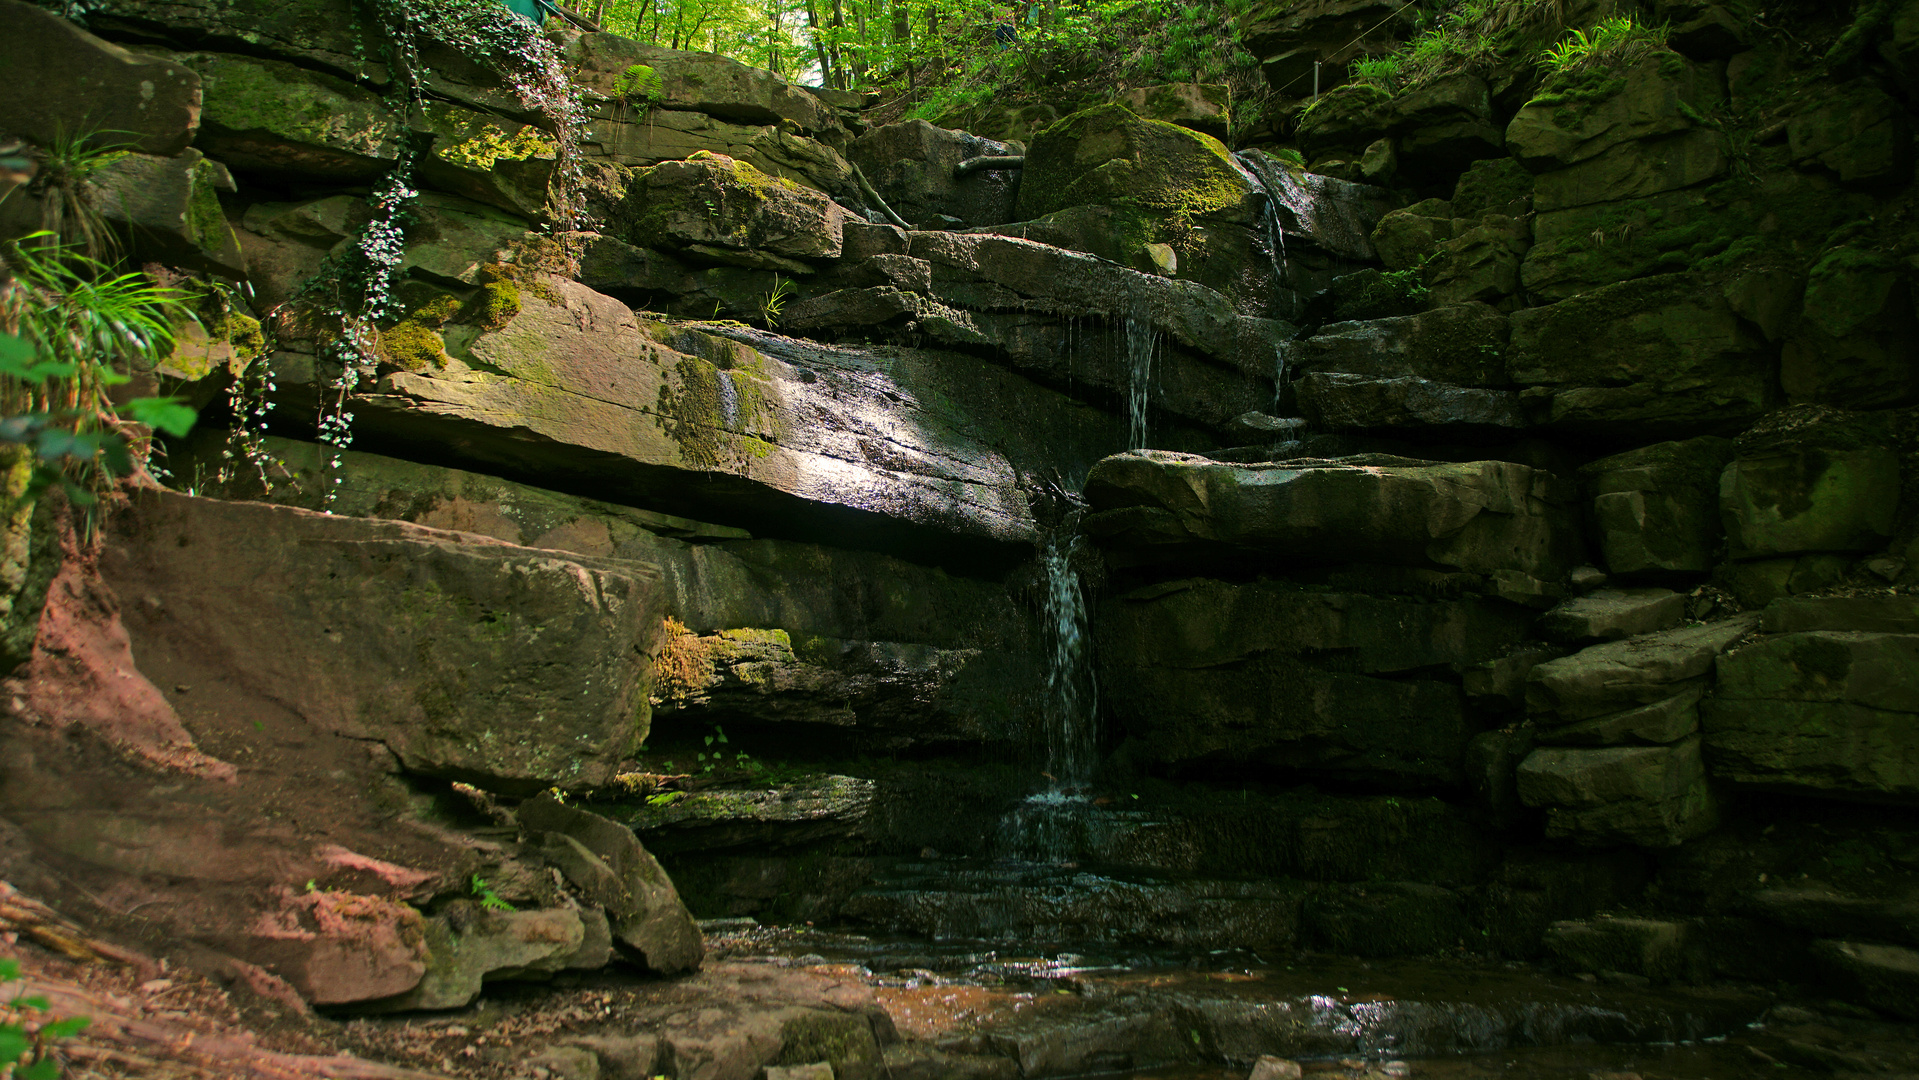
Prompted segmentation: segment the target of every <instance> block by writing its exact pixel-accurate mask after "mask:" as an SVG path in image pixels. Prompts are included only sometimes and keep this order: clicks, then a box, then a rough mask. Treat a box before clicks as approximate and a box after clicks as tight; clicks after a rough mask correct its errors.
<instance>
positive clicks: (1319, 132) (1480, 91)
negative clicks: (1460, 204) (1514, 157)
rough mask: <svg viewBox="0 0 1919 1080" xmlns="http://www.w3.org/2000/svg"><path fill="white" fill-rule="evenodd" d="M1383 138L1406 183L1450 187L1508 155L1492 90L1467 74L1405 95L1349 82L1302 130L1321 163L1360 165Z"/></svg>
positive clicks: (1321, 102) (1318, 104)
mask: <svg viewBox="0 0 1919 1080" xmlns="http://www.w3.org/2000/svg"><path fill="white" fill-rule="evenodd" d="M1382 137H1387V138H1389V139H1391V140H1392V143H1393V145H1394V146H1395V150H1396V154H1397V162H1398V165H1397V169H1398V176H1399V178H1401V179H1403V180H1408V181H1412V182H1414V183H1422V182H1425V183H1430V182H1432V181H1435V180H1442V179H1443V180H1445V181H1450V180H1452V178H1453V177H1456V176H1457V175H1459V173H1461V172H1462V171H1464V170H1465V169H1466V167H1467V166H1469V165H1471V164H1472V163H1473V162H1475V161H1479V160H1482V159H1485V158H1494V157H1501V156H1504V153H1505V150H1504V146H1505V138H1504V136H1503V134H1502V133H1501V131H1500V129H1499V128H1498V127H1497V126H1496V125H1495V124H1494V123H1493V109H1492V96H1491V91H1490V90H1489V88H1488V87H1487V85H1486V81H1485V80H1484V79H1482V78H1480V77H1479V76H1477V75H1474V74H1470V73H1466V72H1458V73H1454V74H1450V75H1444V76H1441V77H1439V78H1436V79H1432V80H1429V81H1427V82H1425V83H1422V84H1420V85H1418V86H1416V87H1414V88H1412V89H1410V90H1408V91H1407V92H1405V93H1403V94H1398V95H1393V94H1389V93H1387V92H1386V91H1385V90H1382V89H1380V88H1379V87H1376V86H1373V85H1370V84H1366V83H1349V84H1347V85H1345V86H1342V87H1339V88H1338V89H1336V90H1333V91H1332V92H1330V93H1328V94H1325V95H1324V96H1322V97H1320V98H1318V99H1317V100H1316V101H1315V102H1314V105H1313V107H1312V110H1311V111H1310V112H1308V113H1306V114H1305V116H1304V117H1302V119H1301V120H1300V124H1299V141H1300V145H1301V146H1302V147H1304V148H1305V149H1306V150H1307V151H1308V153H1309V156H1311V157H1312V158H1313V159H1314V160H1315V161H1317V160H1318V159H1319V158H1320V157H1321V156H1322V155H1325V154H1334V153H1343V154H1346V155H1349V156H1351V157H1352V158H1355V159H1356V158H1358V157H1359V156H1360V154H1361V153H1362V152H1363V151H1364V150H1365V149H1366V148H1367V147H1369V146H1371V145H1372V144H1373V143H1374V142H1375V141H1377V140H1379V139H1380V138H1382Z"/></svg>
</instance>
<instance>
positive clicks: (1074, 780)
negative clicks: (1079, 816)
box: [1040, 530, 1098, 792]
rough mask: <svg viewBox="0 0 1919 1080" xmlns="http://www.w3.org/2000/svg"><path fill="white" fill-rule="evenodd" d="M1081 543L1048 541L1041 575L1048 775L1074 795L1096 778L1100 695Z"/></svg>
mask: <svg viewBox="0 0 1919 1080" xmlns="http://www.w3.org/2000/svg"><path fill="white" fill-rule="evenodd" d="M1081 546H1082V541H1081V540H1080V538H1079V536H1078V535H1077V534H1076V533H1072V532H1069V531H1064V530H1062V532H1061V533H1056V534H1055V535H1053V536H1050V537H1048V538H1047V540H1046V545H1045V547H1044V548H1043V549H1042V551H1041V552H1040V570H1041V573H1042V574H1043V575H1044V578H1045V589H1046V593H1045V596H1044V597H1043V603H1042V614H1043V616H1044V618H1045V623H1046V630H1047V632H1048V634H1049V636H1050V637H1051V639H1052V641H1051V644H1052V657H1051V663H1050V664H1049V666H1048V668H1047V673H1046V774H1047V776H1048V777H1049V778H1050V780H1051V781H1052V788H1053V790H1055V791H1060V792H1071V791H1074V790H1076V789H1079V788H1083V787H1085V786H1086V783H1087V781H1088V780H1089V779H1091V777H1092V771H1093V755H1094V750H1095V744H1096V740H1095V738H1094V734H1095V733H1094V730H1093V717H1094V713H1095V712H1096V711H1097V706H1098V701H1097V691H1096V689H1095V687H1094V684H1093V676H1092V669H1091V666H1090V665H1089V664H1088V662H1087V661H1088V659H1089V657H1088V653H1087V644H1088V641H1087V637H1088V634H1087V629H1088V628H1087V618H1086V592H1085V589H1084V588H1083V587H1082V586H1081V584H1080V579H1079V570H1078V569H1077V568H1076V567H1075V566H1074V556H1075V555H1076V554H1077V553H1078V552H1079V551H1080V548H1081Z"/></svg>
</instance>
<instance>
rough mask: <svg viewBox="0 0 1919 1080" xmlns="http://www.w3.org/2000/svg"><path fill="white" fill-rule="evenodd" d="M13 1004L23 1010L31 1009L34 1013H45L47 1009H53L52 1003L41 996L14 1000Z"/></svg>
mask: <svg viewBox="0 0 1919 1080" xmlns="http://www.w3.org/2000/svg"><path fill="white" fill-rule="evenodd" d="M13 1003H14V1004H15V1005H18V1006H20V1007H21V1008H23V1009H32V1010H33V1011H35V1012H46V1011H47V1010H48V1009H51V1008H53V1003H52V1002H49V1001H48V1000H47V999H46V996H45V995H43V994H35V995H33V996H32V997H23V998H15V999H14V1000H13Z"/></svg>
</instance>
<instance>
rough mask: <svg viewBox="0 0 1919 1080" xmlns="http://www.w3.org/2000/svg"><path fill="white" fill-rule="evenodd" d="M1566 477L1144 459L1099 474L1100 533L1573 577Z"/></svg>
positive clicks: (1390, 462) (1409, 465)
mask: <svg viewBox="0 0 1919 1080" xmlns="http://www.w3.org/2000/svg"><path fill="white" fill-rule="evenodd" d="M1562 487H1563V485H1561V484H1560V483H1559V482H1558V481H1557V480H1556V478H1554V477H1553V475H1552V474H1550V473H1547V472H1542V471H1540V470H1536V469H1532V468H1529V467H1527V466H1525V465H1517V464H1513V463H1511V462H1504V461H1473V462H1464V463H1457V464H1455V463H1438V462H1426V461H1416V460H1413V459H1408V458H1386V459H1373V458H1364V457H1361V458H1344V459H1336V460H1317V459H1308V460H1301V461H1294V462H1273V463H1270V464H1257V465H1231V464H1225V463H1221V462H1217V461H1213V460H1210V459H1208V458H1203V457H1199V456H1196V455H1192V454H1176V453H1170V452H1166V451H1136V452H1133V453H1127V454H1118V455H1115V456H1113V457H1109V458H1106V459H1105V460H1103V461H1101V462H1100V463H1099V464H1098V465H1095V466H1094V467H1093V471H1092V473H1091V474H1090V475H1089V476H1088V478H1087V481H1086V497H1087V500H1088V501H1089V502H1090V503H1091V504H1092V506H1093V508H1094V509H1095V510H1097V511H1100V513H1097V514H1095V515H1093V516H1092V517H1091V518H1089V519H1088V520H1087V523H1086V529H1087V531H1088V532H1089V533H1091V534H1092V535H1094V536H1095V537H1098V538H1100V540H1101V542H1102V543H1104V544H1107V545H1110V546H1114V547H1126V548H1147V549H1150V548H1155V547H1158V548H1167V547H1174V546H1182V545H1190V544H1194V543H1210V544H1220V545H1226V546H1229V547H1233V548H1250V549H1254V550H1259V551H1263V552H1267V553H1270V554H1274V555H1286V556H1294V557H1300V558H1308V559H1316V560H1323V561H1327V562H1342V563H1345V562H1355V561H1359V562H1378V563H1387V564H1392V565H1400V566H1415V567H1443V568H1447V569H1452V570H1463V571H1466V572H1469V573H1481V574H1484V573H1492V572H1496V571H1516V572H1518V573H1521V574H1525V575H1529V576H1531V577H1533V578H1537V579H1556V578H1559V577H1562V576H1564V574H1565V573H1566V571H1567V570H1568V569H1569V568H1570V546H1571V524H1570V520H1569V518H1568V516H1567V514H1566V513H1565V510H1564V506H1565V501H1566V499H1565V495H1566V493H1565V492H1564V491H1562Z"/></svg>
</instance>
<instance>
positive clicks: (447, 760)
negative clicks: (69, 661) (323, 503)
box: [110, 492, 661, 793]
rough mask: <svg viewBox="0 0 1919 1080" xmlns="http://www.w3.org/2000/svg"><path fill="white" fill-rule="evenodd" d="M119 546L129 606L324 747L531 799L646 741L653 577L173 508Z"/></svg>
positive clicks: (303, 516) (655, 595) (347, 529)
mask: <svg viewBox="0 0 1919 1080" xmlns="http://www.w3.org/2000/svg"><path fill="white" fill-rule="evenodd" d="M118 528H119V529H121V530H122V531H121V532H119V533H118V535H119V536H120V537H121V539H122V544H123V547H122V549H121V550H122V551H124V552H125V553H126V557H125V558H124V559H122V560H120V561H118V562H117V563H116V564H115V565H114V567H113V568H112V570H111V572H110V580H112V581H113V582H114V583H115V584H116V586H118V587H119V588H120V589H122V590H124V591H125V592H127V593H128V594H129V595H135V596H147V595H152V596H155V597H157V598H158V600H159V602H160V603H162V604H164V605H166V607H167V609H168V610H169V611H171V612H174V613H175V618H177V619H178V620H180V625H181V626H182V633H189V632H190V633H192V634H194V635H195V636H196V639H197V640H199V641H200V643H201V646H202V647H203V648H206V649H209V650H213V651H216V652H218V653H219V654H221V655H226V656H231V657H234V658H236V660H238V658H245V659H244V662H243V663H242V666H243V667H244V668H245V670H246V671H247V672H248V676H247V677H248V679H249V681H250V683H251V684H252V685H253V686H254V687H256V688H257V689H259V690H261V691H266V692H271V693H273V694H275V695H276V696H279V697H281V698H282V700H286V701H289V702H297V703H299V704H298V708H299V709H300V711H301V713H302V715H304V716H306V717H307V718H308V719H309V720H310V721H312V722H313V723H314V724H315V725H316V726H317V727H319V728H320V729H322V730H325V731H329V732H333V733H336V734H339V735H345V736H349V737H354V738H365V739H377V740H380V741H382V742H384V743H386V744H387V745H388V746H389V747H391V748H392V749H393V751H394V753H395V754H397V755H398V756H399V758H400V760H401V761H403V762H404V763H405V764H406V765H407V767H408V768H410V769H413V770H415V771H418V772H422V773H427V774H430V775H437V776H444V777H449V778H455V779H465V780H473V781H479V782H481V783H484V784H487V785H489V786H493V787H497V788H498V789H501V790H509V791H520V792H526V793H531V792H533V791H536V790H539V789H540V788H543V787H547V786H550V785H552V784H554V783H556V782H557V783H561V784H566V785H593V784H600V783H604V782H606V781H607V780H608V779H609V778H610V777H611V775H612V771H613V767H614V765H615V764H616V763H617V762H618V761H619V760H620V758H621V757H623V756H624V755H625V754H626V753H627V752H628V751H629V750H631V749H632V748H633V746H634V745H636V744H637V743H638V742H639V741H640V739H642V738H644V737H645V734H646V730H647V717H648V712H649V710H648V706H647V701H646V696H647V692H648V689H649V687H650V685H651V682H652V656H653V654H654V653H656V652H657V651H658V649H659V635H660V620H661V612H660V604H661V595H660V585H659V576H658V571H657V570H655V569H654V568H652V567H651V566H648V565H646V564H640V563H625V562H619V561H614V560H589V562H590V563H591V565H585V564H582V563H581V562H577V561H569V560H567V559H564V558H559V557H555V556H554V555H552V554H551V553H539V552H533V551H530V550H528V549H524V548H518V547H513V546H510V545H506V544H494V543H471V542H463V541H460V540H455V539H453V538H452V537H451V536H449V535H448V534H442V533H437V532H432V531H427V530H417V529H414V528H412V527H409V526H405V525H399V524H383V523H374V522H369V521H365V520H360V519H352V518H338V517H329V516H322V515H318V514H312V513H309V512H306V511H300V510H293V509H284V508H268V507H263V506H258V505H250V504H243V503H216V502H210V501H206V500H197V499H192V498H190V497H187V496H182V495H173V494H167V493H159V492H154V493H148V494H144V495H141V496H139V497H138V498H137V500H136V503H135V507H134V509H132V510H131V511H129V512H128V513H127V514H126V515H125V516H124V518H123V519H121V521H120V523H119V525H118ZM188 628H190V629H188ZM316 651H317V654H318V655H320V656H323V657H326V658H327V659H325V661H324V662H322V663H316V662H315V655H316ZM562 671H565V672H569V674H567V675H565V676H560V675H559V674H558V673H559V672H562ZM542 672H545V673H546V674H545V675H543V674H542ZM556 680H558V681H556Z"/></svg>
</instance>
